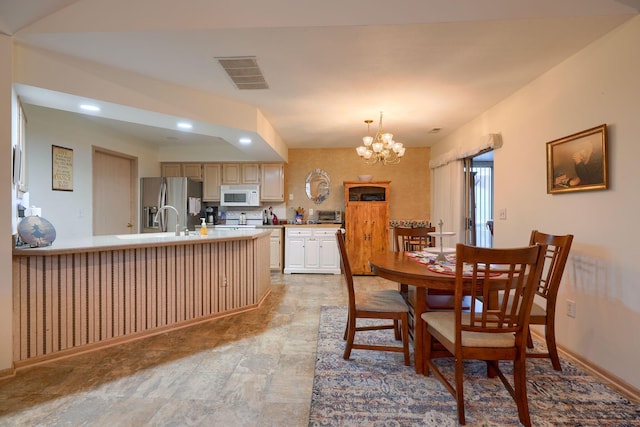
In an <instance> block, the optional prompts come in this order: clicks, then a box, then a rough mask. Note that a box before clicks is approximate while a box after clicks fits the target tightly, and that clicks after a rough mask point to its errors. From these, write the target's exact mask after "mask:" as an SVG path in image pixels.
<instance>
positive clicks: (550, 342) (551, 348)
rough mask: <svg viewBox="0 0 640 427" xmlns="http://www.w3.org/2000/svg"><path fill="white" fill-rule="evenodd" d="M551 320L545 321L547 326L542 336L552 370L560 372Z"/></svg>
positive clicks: (560, 367) (553, 327) (553, 326)
mask: <svg viewBox="0 0 640 427" xmlns="http://www.w3.org/2000/svg"><path fill="white" fill-rule="evenodd" d="M555 329H556V328H555V325H554V321H553V319H551V320H549V319H547V325H546V326H545V330H544V335H545V339H546V341H547V351H548V352H549V358H550V359H551V364H552V365H553V369H555V370H556V371H562V366H561V365H560V357H558V347H557V346H556V332H555Z"/></svg>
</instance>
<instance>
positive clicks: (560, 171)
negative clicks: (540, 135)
mask: <svg viewBox="0 0 640 427" xmlns="http://www.w3.org/2000/svg"><path fill="white" fill-rule="evenodd" d="M607 175H608V174H607V125H606V124H602V125H600V126H596V127H594V128H591V129H587V130H584V131H582V132H578V133H574V134H573V135H569V136H565V137H563V138H560V139H556V140H554V141H550V142H547V193H548V194H557V193H569V192H574V191H590V190H606V189H607V188H608V179H607Z"/></svg>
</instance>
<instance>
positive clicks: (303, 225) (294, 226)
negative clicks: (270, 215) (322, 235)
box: [284, 224, 342, 228]
mask: <svg viewBox="0 0 640 427" xmlns="http://www.w3.org/2000/svg"><path fill="white" fill-rule="evenodd" d="M284 227H293V228H305V227H306V228H310V227H313V228H342V224H285V225H284Z"/></svg>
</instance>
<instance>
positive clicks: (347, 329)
mask: <svg viewBox="0 0 640 427" xmlns="http://www.w3.org/2000/svg"><path fill="white" fill-rule="evenodd" d="M347 332H349V316H348V315H347V322H346V323H345V324H344V335H343V336H342V339H343V340H346V339H347Z"/></svg>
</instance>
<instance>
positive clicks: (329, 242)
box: [284, 226, 340, 274]
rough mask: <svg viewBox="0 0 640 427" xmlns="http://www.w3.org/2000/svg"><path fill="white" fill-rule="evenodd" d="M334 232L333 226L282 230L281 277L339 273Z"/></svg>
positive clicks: (297, 227) (338, 254)
mask: <svg viewBox="0 0 640 427" xmlns="http://www.w3.org/2000/svg"><path fill="white" fill-rule="evenodd" d="M336 231H338V228H337V227H335V228H334V227H313V226H311V227H309V226H296V227H286V228H285V253H284V262H285V266H284V272H285V274H290V273H326V274H340V253H339V252H338V243H337V242H336Z"/></svg>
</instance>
